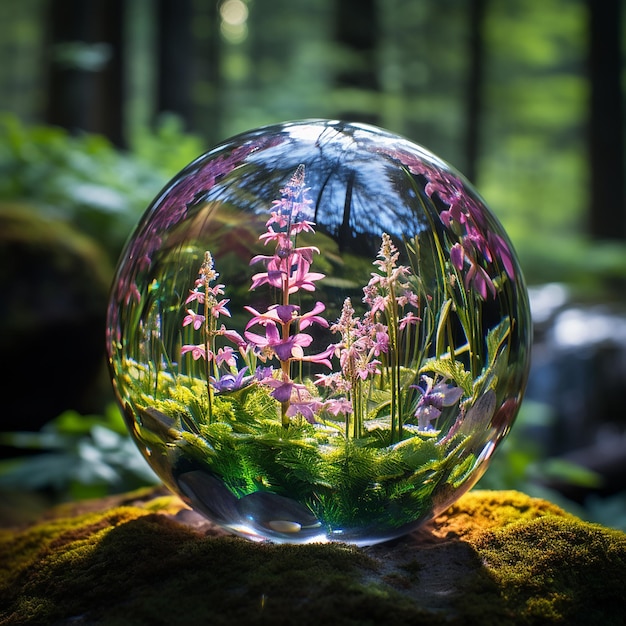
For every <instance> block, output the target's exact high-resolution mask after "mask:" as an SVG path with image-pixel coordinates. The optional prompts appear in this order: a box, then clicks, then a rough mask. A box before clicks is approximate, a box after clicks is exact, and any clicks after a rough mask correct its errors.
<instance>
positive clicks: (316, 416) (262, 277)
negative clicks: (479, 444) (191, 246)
mask: <svg viewBox="0 0 626 626" xmlns="http://www.w3.org/2000/svg"><path fill="white" fill-rule="evenodd" d="M307 191H308V190H307V188H306V187H305V169H304V166H303V165H300V166H299V167H298V169H297V170H296V172H295V173H294V174H293V176H292V177H291V179H290V180H289V182H288V184H287V185H286V186H285V187H284V188H283V189H281V196H282V197H281V199H280V200H276V201H275V202H274V203H273V207H272V210H271V213H270V217H269V219H268V220H267V222H266V228H267V230H266V231H265V232H264V233H262V234H261V235H260V236H259V241H261V242H262V243H263V244H264V245H265V246H268V245H272V246H273V253H272V254H267V255H257V256H255V257H253V258H252V260H251V261H250V264H251V265H254V264H260V265H262V266H263V271H260V272H258V273H256V274H254V275H253V276H252V283H251V287H250V289H251V290H253V289H258V288H260V287H263V286H269V287H271V288H273V290H275V291H276V293H277V294H278V302H275V303H273V304H270V305H269V306H268V307H267V309H265V310H261V311H259V310H257V309H255V308H253V307H251V306H245V307H244V309H245V310H246V311H247V312H248V313H249V314H250V315H251V317H250V320H249V321H248V323H247V325H246V327H245V329H244V333H243V334H244V336H243V337H242V336H241V335H239V333H237V332H236V331H232V330H228V329H227V328H226V327H225V326H224V324H221V325H220V326H218V320H219V319H220V318H221V317H222V316H226V317H230V312H229V311H228V309H227V308H226V305H227V304H228V302H229V300H228V299H226V298H223V297H222V296H224V288H225V286H224V285H223V284H221V283H219V282H217V279H218V277H219V275H218V273H217V272H216V271H215V269H214V267H213V259H212V257H211V254H210V253H209V252H206V253H205V258H204V261H203V263H202V265H201V267H200V271H199V276H198V278H197V280H196V283H195V287H194V289H193V290H192V291H190V293H189V296H188V297H187V299H186V301H185V306H190V305H193V304H194V303H195V305H196V310H194V309H193V308H187V309H186V315H185V316H184V318H183V322H182V325H183V327H185V326H190V327H191V328H193V330H194V331H197V332H199V333H200V334H201V337H202V341H201V342H200V343H198V344H195V345H194V344H188V345H183V346H182V348H181V354H186V353H190V354H191V356H192V358H193V359H195V360H199V359H203V360H204V361H205V362H206V366H207V370H206V372H207V390H208V394H209V407H210V403H211V397H212V394H213V393H226V392H232V391H236V390H237V389H240V388H242V387H244V386H247V385H251V384H260V385H263V386H265V387H267V388H268V389H270V391H269V393H270V396H271V397H273V398H274V399H275V400H276V401H277V402H278V403H279V404H280V409H281V417H282V422H283V425H285V426H287V425H288V424H289V423H290V420H291V418H293V417H296V416H301V417H302V418H304V419H305V420H306V421H308V422H310V423H311V424H314V423H316V422H318V421H319V420H320V419H321V415H322V414H323V413H324V412H325V413H326V414H327V415H334V416H338V415H339V414H343V415H344V416H345V421H346V430H345V433H346V437H347V436H348V432H349V425H350V423H351V424H352V433H353V436H355V437H358V436H360V435H361V434H362V433H363V422H364V419H365V415H366V413H367V409H366V406H367V391H366V387H364V385H366V384H368V385H369V382H370V381H373V379H374V378H375V377H378V378H377V380H378V381H379V382H380V383H381V385H383V386H384V385H386V386H387V387H388V388H389V389H391V392H390V393H391V409H390V413H391V416H390V417H391V421H392V424H393V422H394V419H395V420H396V423H397V424H398V427H397V430H398V433H400V432H401V418H400V415H399V408H398V407H399V406H400V398H399V394H400V392H401V390H400V384H399V369H400V367H399V360H398V359H399V353H400V346H401V345H404V344H403V341H402V340H403V339H404V340H406V339H407V337H408V333H411V332H414V331H413V330H412V329H413V328H414V327H416V326H417V325H418V324H419V322H420V321H421V319H420V316H419V310H420V309H419V307H420V299H419V296H418V294H417V293H416V291H415V289H414V287H413V284H415V283H414V282H411V275H412V272H411V270H410V268H409V267H408V266H405V265H401V264H399V263H398V260H399V253H398V250H397V249H396V247H395V245H394V244H393V241H392V239H391V237H390V236H389V235H387V234H386V233H383V235H382V243H381V248H380V251H379V253H378V257H377V259H376V260H375V261H374V266H375V267H376V271H374V272H372V273H371V278H370V280H369V282H368V283H367V285H366V286H365V287H364V288H363V303H364V304H365V306H366V310H365V313H364V314H363V315H362V316H361V317H358V316H356V315H355V311H354V308H353V307H352V302H351V300H350V298H347V299H346V300H345V301H344V303H343V308H342V312H341V316H340V317H339V319H338V320H337V321H336V322H335V323H334V324H332V325H331V324H329V322H328V320H327V319H326V318H325V317H323V313H324V311H325V310H326V306H325V305H324V303H323V302H320V301H316V302H315V303H314V304H313V306H312V307H311V308H310V309H308V310H303V309H302V308H301V306H300V305H297V304H294V303H292V302H291V298H292V296H293V295H294V294H297V293H298V292H300V291H308V292H314V291H315V289H316V283H317V282H318V281H320V280H322V279H323V278H324V277H325V275H324V274H321V273H319V272H314V271H311V265H312V263H313V258H314V255H315V254H319V250H318V249H317V248H316V247H314V246H300V247H298V246H297V245H296V239H297V236H298V235H299V234H301V233H305V232H306V233H314V232H315V231H314V223H313V222H311V221H308V220H307V219H305V217H304V216H306V215H307V213H308V211H307V208H308V206H309V204H310V201H309V200H308V198H307V195H306V192H307ZM313 326H318V327H321V328H329V329H330V331H331V332H332V333H334V334H337V335H339V337H340V340H339V341H338V342H337V343H333V344H330V345H327V346H326V347H325V348H324V349H323V350H322V351H320V352H314V353H312V354H310V353H308V349H309V348H310V347H311V345H312V344H313V336H312V335H311V334H310V329H311V327H313ZM401 335H402V337H401ZM218 340H220V342H219V343H220V344H223V345H219V346H218V345H217V343H218ZM223 340H225V341H223ZM404 343H406V341H405V342H404ZM239 357H242V358H243V360H244V362H245V366H244V367H242V368H241V369H238V367H237V359H238V358H239ZM333 359H338V363H339V369H338V370H337V371H332V369H333ZM272 362H273V363H274V366H272ZM304 362H306V363H314V364H318V365H323V366H325V367H327V368H328V369H329V370H331V372H330V373H329V374H317V375H316V381H315V386H313V385H311V384H307V383H306V381H303V380H299V379H297V378H294V375H293V372H294V371H297V372H300V371H301V369H302V368H300V367H296V365H299V364H302V363H304ZM258 363H260V364H258ZM209 364H211V366H210V367H209ZM211 368H212V369H211ZM385 372H387V374H385ZM383 378H384V379H385V380H386V381H387V382H386V383H383V382H382V381H383ZM423 380H425V381H426V385H425V386H419V385H414V386H412V387H411V389H415V390H416V391H417V394H419V399H417V398H416V399H415V400H414V401H413V402H414V407H415V408H414V409H413V410H414V413H415V416H416V417H417V421H418V426H419V427H420V428H423V429H426V428H428V427H429V426H430V422H431V421H432V420H434V419H436V417H438V416H439V414H440V413H441V408H442V406H451V405H453V404H455V403H456V402H457V401H458V400H459V399H460V397H461V395H462V391H461V389H459V388H457V387H454V386H453V385H451V384H447V383H437V384H435V383H434V382H433V381H432V380H431V379H428V378H427V377H423ZM389 381H390V382H389ZM316 387H317V389H319V390H320V392H321V390H322V389H323V390H324V395H325V399H322V398H321V397H320V395H318V393H317V392H316V391H315V389H316ZM367 388H369V387H367ZM406 393H412V394H413V395H414V396H415V395H417V394H416V392H415V391H413V392H409V391H408V390H406ZM350 420H352V421H350ZM398 436H399V435H398Z"/></svg>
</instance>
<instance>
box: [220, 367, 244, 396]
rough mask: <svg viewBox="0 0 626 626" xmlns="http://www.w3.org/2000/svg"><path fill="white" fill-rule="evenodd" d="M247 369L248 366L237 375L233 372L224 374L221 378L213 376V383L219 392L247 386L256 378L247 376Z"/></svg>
mask: <svg viewBox="0 0 626 626" xmlns="http://www.w3.org/2000/svg"><path fill="white" fill-rule="evenodd" d="M247 369H248V366H246V367H244V368H243V369H241V370H239V372H237V374H236V375H235V374H231V373H227V374H222V376H220V378H219V379H216V378H213V376H211V384H212V385H213V388H214V389H215V391H217V392H218V393H223V392H225V391H237V389H241V388H242V387H245V386H246V385H247V384H248V383H249V382H250V381H251V380H252V379H253V378H254V377H253V376H245V373H246V370H247Z"/></svg>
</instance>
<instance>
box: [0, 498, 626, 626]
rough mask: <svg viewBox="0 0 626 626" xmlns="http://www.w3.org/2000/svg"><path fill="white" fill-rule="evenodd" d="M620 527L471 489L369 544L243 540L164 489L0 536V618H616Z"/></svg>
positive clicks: (62, 513) (619, 620)
mask: <svg viewBox="0 0 626 626" xmlns="http://www.w3.org/2000/svg"><path fill="white" fill-rule="evenodd" d="M625 608H626V534H624V533H622V532H619V531H615V530H610V529H607V528H604V527H601V526H598V525H594V524H589V523H586V522H583V521H581V520H579V519H577V518H575V517H573V516H571V515H568V514H566V513H565V512H564V511H562V510H561V509H559V508H558V507H556V506H554V505H552V504H550V503H548V502H546V501H544V500H538V499H534V498H530V497H528V496H525V495H523V494H521V493H518V492H511V491H505V492H493V491H473V492H470V493H469V494H466V495H465V496H464V497H462V498H461V499H460V500H459V501H458V502H457V503H456V504H455V505H454V506H452V507H451V508H450V509H448V511H446V512H445V513H444V514H442V515H441V516H439V517H438V518H437V519H436V520H434V521H433V522H432V523H431V524H429V525H428V526H427V527H425V528H423V529H422V530H420V531H419V532H417V533H413V534H412V535H408V536H406V537H403V538H402V539H399V540H396V541H393V542H389V543H386V544H379V545H377V546H372V547H370V548H361V549H359V548H354V547H350V546H345V545H341V544H327V545H321V544H312V545H303V546H288V545H283V546H281V545H272V544H265V543H252V542H248V541H246V540H244V539H240V538H237V537H231V536H227V535H225V534H224V533H222V532H221V531H220V530H219V529H217V528H215V527H214V526H212V525H211V524H210V523H208V522H206V521H203V520H201V519H200V518H199V517H197V516H196V515H195V514H194V513H192V512H190V511H189V510H187V509H186V508H185V507H184V505H183V504H182V503H181V502H180V501H179V500H178V499H177V498H176V497H174V496H171V495H167V494H165V493H164V492H161V491H158V490H157V491H153V490H149V491H143V492H138V493H133V494H128V495H126V496H124V497H119V498H114V499H110V500H106V501H98V502H92V503H80V504H77V505H67V506H63V507H58V508H56V509H54V510H52V511H50V512H49V514H48V515H46V516H45V519H41V520H40V521H38V522H37V523H35V524H32V525H30V526H28V527H24V528H19V529H17V528H14V529H5V530H1V531H0V624H55V625H56V624H69V623H71V624H90V625H92V624H95V625H98V624H105V625H107V626H115V625H117V624H119V625H120V626H121V625H124V626H132V625H135V624H137V625H144V624H145V625H150V626H153V625H157V624H178V623H185V624H190V625H194V624H211V625H221V624H228V625H229V626H232V625H233V624H242V625H243V624H272V625H281V624H285V625H286V624H299V625H300V626H306V625H308V624H311V625H313V624H316V625H317V624H320V623H330V624H333V625H343V624H346V625H347V624H349V625H356V624H394V626H402V625H404V624H407V625H408V624H411V625H413V624H446V625H449V624H453V625H456V624H476V625H480V626H486V625H489V624H494V625H495V624H498V625H501V624H568V625H571V624H585V625H588V624H603V625H611V624H623V614H624V609H625Z"/></svg>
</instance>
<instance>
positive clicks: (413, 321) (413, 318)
mask: <svg viewBox="0 0 626 626" xmlns="http://www.w3.org/2000/svg"><path fill="white" fill-rule="evenodd" d="M420 321H421V318H419V317H417V315H414V314H413V313H412V312H411V311H409V312H408V313H407V314H406V315H405V316H404V317H403V318H402V319H401V320H400V323H399V324H398V329H399V330H404V329H405V328H407V327H408V326H411V325H413V326H417V324H418V323H419V322H420Z"/></svg>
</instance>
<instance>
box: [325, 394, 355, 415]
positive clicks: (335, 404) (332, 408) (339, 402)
mask: <svg viewBox="0 0 626 626" xmlns="http://www.w3.org/2000/svg"><path fill="white" fill-rule="evenodd" d="M324 408H325V409H326V410H327V411H328V412H329V413H332V414H333V415H339V413H344V414H346V415H347V414H348V413H352V402H350V400H348V399H347V398H337V399H333V400H326V402H325V403H324Z"/></svg>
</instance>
